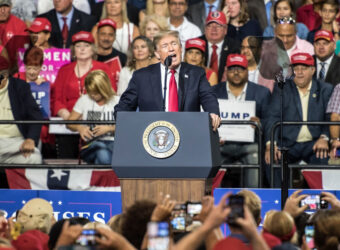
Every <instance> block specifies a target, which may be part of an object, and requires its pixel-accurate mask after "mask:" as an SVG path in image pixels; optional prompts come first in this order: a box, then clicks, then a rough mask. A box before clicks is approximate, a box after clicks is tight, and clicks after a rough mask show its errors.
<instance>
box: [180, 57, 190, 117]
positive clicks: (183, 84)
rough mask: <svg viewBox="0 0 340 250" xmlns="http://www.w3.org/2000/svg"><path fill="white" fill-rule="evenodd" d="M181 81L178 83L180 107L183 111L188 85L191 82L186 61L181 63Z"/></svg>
mask: <svg viewBox="0 0 340 250" xmlns="http://www.w3.org/2000/svg"><path fill="white" fill-rule="evenodd" d="M178 79H179V83H178V87H179V88H178V109H179V111H183V109H184V100H185V96H186V94H187V89H188V85H189V83H190V78H189V74H187V65H186V64H185V63H182V64H181V69H180V72H179V78H178Z"/></svg>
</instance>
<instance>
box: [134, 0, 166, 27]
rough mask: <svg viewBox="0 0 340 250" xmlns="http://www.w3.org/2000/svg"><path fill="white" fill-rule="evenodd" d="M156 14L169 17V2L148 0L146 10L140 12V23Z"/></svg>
mask: <svg viewBox="0 0 340 250" xmlns="http://www.w3.org/2000/svg"><path fill="white" fill-rule="evenodd" d="M153 14H156V15H157V16H164V17H169V8H168V1H167V0H147V1H146V9H145V10H141V11H140V12H139V22H142V21H143V20H144V18H145V16H150V15H153Z"/></svg>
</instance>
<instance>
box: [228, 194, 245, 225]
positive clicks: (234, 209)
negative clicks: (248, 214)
mask: <svg viewBox="0 0 340 250" xmlns="http://www.w3.org/2000/svg"><path fill="white" fill-rule="evenodd" d="M228 205H229V207H230V208H231V211H230V213H229V215H228V217H227V223H228V224H229V225H230V226H233V227H239V225H238V224H237V223H236V219H237V218H240V217H241V218H244V208H243V206H244V197H243V196H242V195H231V196H230V197H229V204H228Z"/></svg>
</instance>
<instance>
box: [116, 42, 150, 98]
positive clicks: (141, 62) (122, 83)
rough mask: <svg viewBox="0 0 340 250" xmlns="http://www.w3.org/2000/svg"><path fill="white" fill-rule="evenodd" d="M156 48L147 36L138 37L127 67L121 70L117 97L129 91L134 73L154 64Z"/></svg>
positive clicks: (132, 45)
mask: <svg viewBox="0 0 340 250" xmlns="http://www.w3.org/2000/svg"><path fill="white" fill-rule="evenodd" d="M153 57H154V46H153V44H152V42H151V40H150V39H148V38H147V37H145V36H138V37H136V38H135V39H134V40H133V41H132V44H131V47H130V48H129V51H128V59H127V63H126V66H125V67H124V68H123V69H122V70H121V72H120V75H119V82H118V91H117V95H119V96H121V95H122V94H123V93H124V91H125V90H126V89H127V87H128V84H129V82H130V79H131V77H132V74H133V72H135V71H136V70H138V69H141V68H144V67H147V66H149V65H150V64H153V63H154V61H153Z"/></svg>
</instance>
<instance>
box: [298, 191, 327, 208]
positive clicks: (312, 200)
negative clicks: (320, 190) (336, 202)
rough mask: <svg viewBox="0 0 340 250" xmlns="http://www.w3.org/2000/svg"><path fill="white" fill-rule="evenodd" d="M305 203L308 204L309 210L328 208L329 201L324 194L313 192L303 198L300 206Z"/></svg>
mask: <svg viewBox="0 0 340 250" xmlns="http://www.w3.org/2000/svg"><path fill="white" fill-rule="evenodd" d="M304 205H308V207H309V208H308V210H312V211H315V210H318V209H327V208H328V202H327V201H325V200H323V199H322V195H319V194H311V195H308V196H307V197H306V198H304V199H303V200H301V202H300V207H303V206H304Z"/></svg>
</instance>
